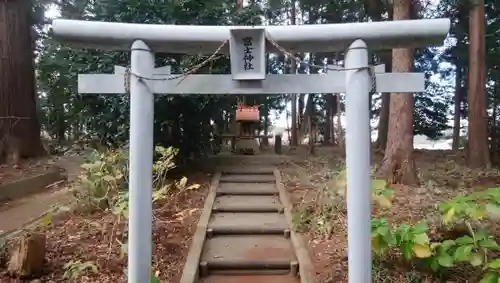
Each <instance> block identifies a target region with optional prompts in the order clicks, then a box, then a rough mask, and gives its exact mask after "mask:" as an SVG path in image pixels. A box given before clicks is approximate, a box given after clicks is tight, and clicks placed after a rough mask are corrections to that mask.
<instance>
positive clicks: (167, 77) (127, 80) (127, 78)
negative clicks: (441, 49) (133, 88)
mask: <svg viewBox="0 0 500 283" xmlns="http://www.w3.org/2000/svg"><path fill="white" fill-rule="evenodd" d="M266 39H267V40H268V41H269V42H270V43H271V44H272V45H273V46H274V47H276V49H278V50H279V51H280V52H281V53H283V54H284V55H286V56H288V57H290V58H291V59H292V60H295V61H296V62H297V63H298V64H301V65H306V66H308V67H310V68H317V69H320V70H323V71H327V72H328V71H334V72H339V71H351V70H353V71H363V70H368V72H369V74H370V78H371V80H372V82H371V89H370V93H375V92H376V89H377V85H376V84H377V81H376V77H375V67H374V66H373V65H369V66H367V67H361V68H342V69H334V68H329V67H328V66H324V65H315V64H311V63H309V62H306V61H305V60H302V59H300V58H299V57H297V56H295V55H294V54H293V53H292V52H290V51H288V50H286V49H285V48H283V47H282V46H280V45H279V44H278V43H277V42H276V41H275V40H274V39H273V38H272V37H271V36H270V35H269V33H266ZM228 42H229V40H226V41H224V42H223V43H222V44H221V45H220V46H219V47H218V48H217V49H216V50H215V52H214V53H212V55H210V56H209V57H208V58H207V59H206V60H204V61H202V62H201V63H199V64H196V65H194V66H192V67H190V68H189V69H188V70H187V71H186V72H183V73H182V74H179V75H175V76H173V75H172V74H160V75H161V76H165V77H160V78H154V77H150V78H148V77H144V76H141V75H138V74H135V73H132V71H131V70H130V66H129V67H127V68H126V69H125V74H124V84H125V94H126V95H129V94H130V78H131V76H132V75H133V76H135V77H136V78H138V79H141V80H149V81H171V80H176V79H179V78H182V80H180V81H179V83H178V84H177V85H179V84H181V83H182V82H183V81H184V80H185V79H186V77H187V76H189V75H191V74H193V73H195V72H196V71H198V70H199V69H200V68H202V67H203V66H205V65H206V64H208V63H210V62H212V61H215V60H217V59H219V58H221V57H223V55H218V53H219V52H220V50H221V49H222V48H223V47H224V46H225V45H226V44H227V43H228ZM362 49H366V48H362ZM237 99H238V98H237Z"/></svg>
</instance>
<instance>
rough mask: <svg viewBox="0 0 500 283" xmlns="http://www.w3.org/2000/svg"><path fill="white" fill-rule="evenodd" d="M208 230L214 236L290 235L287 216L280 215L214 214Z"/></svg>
mask: <svg viewBox="0 0 500 283" xmlns="http://www.w3.org/2000/svg"><path fill="white" fill-rule="evenodd" d="M208 229H211V230H212V231H211V233H212V234H278V235H280V234H281V235H284V236H286V235H288V234H289V231H288V232H286V231H287V230H288V224H287V222H286V219H285V216H284V215H283V214H278V213H241V212H239V213H213V214H212V216H211V218H210V221H209V224H208Z"/></svg>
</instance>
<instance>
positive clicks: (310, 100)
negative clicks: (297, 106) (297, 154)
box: [307, 93, 315, 154]
mask: <svg viewBox="0 0 500 283" xmlns="http://www.w3.org/2000/svg"><path fill="white" fill-rule="evenodd" d="M307 104H308V105H307V106H309V110H310V112H309V117H308V120H307V121H308V122H309V123H308V124H309V125H308V127H309V153H310V154H314V143H315V139H314V129H313V118H314V95H313V94H312V93H310V94H309V97H308V98H307Z"/></svg>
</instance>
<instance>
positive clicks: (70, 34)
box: [52, 19, 450, 54]
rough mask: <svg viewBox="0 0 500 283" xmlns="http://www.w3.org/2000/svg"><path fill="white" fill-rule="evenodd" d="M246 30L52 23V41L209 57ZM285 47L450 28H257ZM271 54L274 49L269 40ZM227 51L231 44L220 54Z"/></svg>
mask: <svg viewBox="0 0 500 283" xmlns="http://www.w3.org/2000/svg"><path fill="white" fill-rule="evenodd" d="M238 28H246V29H248V28H252V27H250V26H183V25H159V24H133V23H117V22H98V21H79V20H66V19H56V20H54V21H53V22H52V31H53V32H54V35H55V37H56V38H58V39H59V40H60V41H62V42H65V43H67V44H69V45H72V46H74V47H81V48H96V49H104V50H116V51H128V50H130V46H131V45H132V42H133V41H134V40H137V39H141V40H143V41H144V42H146V43H147V44H148V45H149V46H150V47H151V48H152V49H153V50H154V51H155V52H169V53H180V54H200V53H202V54H211V53H213V52H214V51H215V50H216V49H217V48H218V47H219V46H220V45H221V43H222V42H224V41H226V40H228V39H229V37H230V31H231V30H232V29H238ZM254 28H258V29H262V28H264V29H265V30H266V33H267V34H268V35H269V36H270V37H271V38H272V39H273V40H274V41H275V42H277V43H278V44H279V45H280V46H282V47H283V48H285V49H287V50H290V51H295V52H332V51H344V50H345V49H346V48H347V47H348V46H349V44H351V43H352V42H353V41H355V40H357V39H362V40H364V41H365V42H366V44H367V45H368V47H369V48H370V49H372V50H377V49H379V50H380V49H391V48H398V47H421V46H428V45H440V44H442V43H443V40H444V38H445V36H446V34H447V33H448V31H449V29H450V20H449V19H422V20H402V21H385V22H364V23H342V24H317V25H289V26H255V27H254ZM266 50H268V51H269V52H274V51H276V48H275V47H274V46H273V45H272V44H270V43H269V42H268V43H267V45H266ZM220 52H221V53H229V44H227V45H226V46H224V48H222V49H221V50H220Z"/></svg>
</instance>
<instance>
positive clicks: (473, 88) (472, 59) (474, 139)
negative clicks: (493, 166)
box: [468, 0, 490, 168]
mask: <svg viewBox="0 0 500 283" xmlns="http://www.w3.org/2000/svg"><path fill="white" fill-rule="evenodd" d="M484 13H485V11H484V0H478V1H476V2H475V4H474V6H473V7H472V9H471V10H470V17H469V41H470V44H469V92H468V95H469V99H468V102H469V127H468V128H469V129H468V136H469V142H468V163H469V166H470V167H471V168H481V167H490V157H489V154H488V152H489V150H488V134H487V114H486V95H485V85H486V67H485V60H486V58H485V30H484V25H485V16H484Z"/></svg>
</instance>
